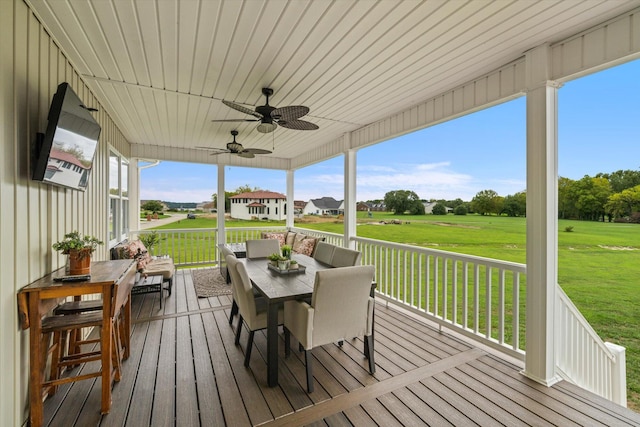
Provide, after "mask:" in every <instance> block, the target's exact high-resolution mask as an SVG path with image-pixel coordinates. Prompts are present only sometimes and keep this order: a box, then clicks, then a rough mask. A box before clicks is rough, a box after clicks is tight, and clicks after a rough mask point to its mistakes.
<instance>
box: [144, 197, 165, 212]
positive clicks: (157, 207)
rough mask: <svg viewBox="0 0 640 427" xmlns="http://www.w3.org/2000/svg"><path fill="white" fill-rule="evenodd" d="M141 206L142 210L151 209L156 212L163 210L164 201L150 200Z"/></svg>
mask: <svg viewBox="0 0 640 427" xmlns="http://www.w3.org/2000/svg"><path fill="white" fill-rule="evenodd" d="M140 207H141V208H142V210H145V211H151V212H153V213H154V214H155V213H158V212H162V210H163V209H164V206H163V205H162V203H160V201H159V200H149V201H148V202H145V203H143V204H142V206H140Z"/></svg>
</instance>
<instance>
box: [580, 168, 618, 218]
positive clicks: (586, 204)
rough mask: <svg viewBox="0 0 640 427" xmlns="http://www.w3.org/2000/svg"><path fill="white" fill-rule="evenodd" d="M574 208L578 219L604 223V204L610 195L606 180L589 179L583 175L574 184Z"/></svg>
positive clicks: (609, 186)
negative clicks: (600, 220)
mask: <svg viewBox="0 0 640 427" xmlns="http://www.w3.org/2000/svg"><path fill="white" fill-rule="evenodd" d="M574 187H575V191H574V195H575V207H576V208H577V210H578V217H579V218H580V219H586V220H591V221H597V220H599V219H600V218H602V220H603V221H604V216H605V207H604V206H605V204H606V203H607V201H608V200H609V196H610V195H611V185H610V184H609V180H607V179H606V178H602V177H601V178H591V177H590V176H589V175H585V176H584V177H583V178H582V179H581V180H579V181H577V182H576V184H575V186H574Z"/></svg>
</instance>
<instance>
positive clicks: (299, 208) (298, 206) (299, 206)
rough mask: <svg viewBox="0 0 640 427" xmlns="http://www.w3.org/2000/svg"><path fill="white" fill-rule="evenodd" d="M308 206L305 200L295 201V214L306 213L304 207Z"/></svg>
mask: <svg viewBox="0 0 640 427" xmlns="http://www.w3.org/2000/svg"><path fill="white" fill-rule="evenodd" d="M306 205H307V202H305V201H304V200H294V201H293V212H294V213H296V214H301V213H303V212H304V207H305V206H306Z"/></svg>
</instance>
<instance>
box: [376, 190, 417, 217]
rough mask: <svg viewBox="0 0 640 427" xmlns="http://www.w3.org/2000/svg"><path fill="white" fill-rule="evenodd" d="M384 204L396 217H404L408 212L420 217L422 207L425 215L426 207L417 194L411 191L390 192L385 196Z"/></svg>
mask: <svg viewBox="0 0 640 427" xmlns="http://www.w3.org/2000/svg"><path fill="white" fill-rule="evenodd" d="M384 204H385V205H386V206H387V210H389V211H392V212H393V213H394V214H396V215H402V214H404V213H405V212H406V211H410V212H411V213H412V214H414V215H419V213H414V212H420V206H422V213H423V214H424V205H423V204H422V202H421V201H420V198H419V197H418V195H417V194H416V193H414V192H413V191H410V190H396V191H389V192H388V193H387V194H385V195H384ZM418 204H419V205H420V206H418Z"/></svg>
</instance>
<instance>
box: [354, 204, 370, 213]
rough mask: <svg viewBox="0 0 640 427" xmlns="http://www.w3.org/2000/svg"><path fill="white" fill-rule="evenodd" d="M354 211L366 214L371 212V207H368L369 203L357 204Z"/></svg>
mask: <svg viewBox="0 0 640 427" xmlns="http://www.w3.org/2000/svg"><path fill="white" fill-rule="evenodd" d="M356 210H357V211H361V212H367V211H370V210H371V206H370V205H369V203H365V202H358V203H357V204H356Z"/></svg>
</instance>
